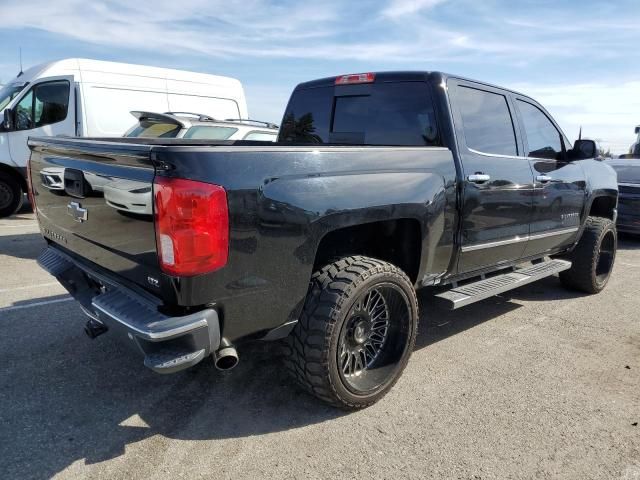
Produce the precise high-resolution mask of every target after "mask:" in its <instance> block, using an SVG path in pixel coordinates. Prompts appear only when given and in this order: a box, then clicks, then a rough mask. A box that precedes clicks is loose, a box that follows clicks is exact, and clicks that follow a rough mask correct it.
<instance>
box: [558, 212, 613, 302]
mask: <svg viewBox="0 0 640 480" xmlns="http://www.w3.org/2000/svg"><path fill="white" fill-rule="evenodd" d="M617 246H618V236H617V234H616V227H615V224H614V223H613V221H612V220H610V219H608V218H602V217H589V218H587V224H586V226H585V230H584V233H583V234H582V237H581V238H580V241H579V242H578V245H576V248H575V249H574V250H573V252H571V254H570V255H569V258H568V260H571V268H570V269H569V270H565V271H564V272H560V281H561V282H562V284H563V285H564V286H565V287H568V288H571V289H573V290H580V291H582V292H586V293H599V292H601V291H602V290H603V289H604V287H605V286H606V285H607V282H608V281H609V277H610V276H611V271H612V270H613V263H614V261H615V258H616V251H617Z"/></svg>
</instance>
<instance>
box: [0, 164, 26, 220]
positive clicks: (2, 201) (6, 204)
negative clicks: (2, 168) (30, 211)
mask: <svg viewBox="0 0 640 480" xmlns="http://www.w3.org/2000/svg"><path fill="white" fill-rule="evenodd" d="M23 201H24V192H23V191H22V186H21V185H20V182H19V181H18V180H17V179H16V178H15V177H14V176H13V175H10V174H8V173H6V172H0V218H4V217H8V216H9V215H13V214H14V213H16V212H17V211H18V210H20V208H22V202H23Z"/></svg>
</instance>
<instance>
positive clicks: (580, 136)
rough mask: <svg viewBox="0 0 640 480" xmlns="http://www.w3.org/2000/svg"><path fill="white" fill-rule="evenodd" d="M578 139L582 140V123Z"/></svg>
mask: <svg viewBox="0 0 640 480" xmlns="http://www.w3.org/2000/svg"><path fill="white" fill-rule="evenodd" d="M578 140H582V125H580V133H578Z"/></svg>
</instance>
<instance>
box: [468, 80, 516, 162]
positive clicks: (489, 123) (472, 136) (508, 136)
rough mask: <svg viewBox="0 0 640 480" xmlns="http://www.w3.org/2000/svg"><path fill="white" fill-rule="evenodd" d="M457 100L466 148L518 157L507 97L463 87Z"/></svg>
mask: <svg viewBox="0 0 640 480" xmlns="http://www.w3.org/2000/svg"><path fill="white" fill-rule="evenodd" d="M457 98H458V103H459V105H460V113H461V115H462V123H463V128H464V137H465V139H466V141H467V147H469V148H471V149H473V150H476V151H478V152H482V153H493V154H497V155H512V156H515V155H517V154H518V149H517V146H516V134H515V131H514V129H513V120H512V119H511V113H510V112H509V105H508V104H507V99H506V97H505V96H504V95H500V94H498V93H492V92H488V91H485V90H478V89H476V88H470V87H463V86H460V87H458V89H457Z"/></svg>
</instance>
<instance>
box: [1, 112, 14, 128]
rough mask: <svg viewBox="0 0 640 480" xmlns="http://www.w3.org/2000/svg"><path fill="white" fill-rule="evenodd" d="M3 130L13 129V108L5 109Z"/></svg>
mask: <svg viewBox="0 0 640 480" xmlns="http://www.w3.org/2000/svg"><path fill="white" fill-rule="evenodd" d="M2 127H3V130H5V131H9V130H12V129H13V110H11V109H10V108H5V109H4V119H3V121H2Z"/></svg>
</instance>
